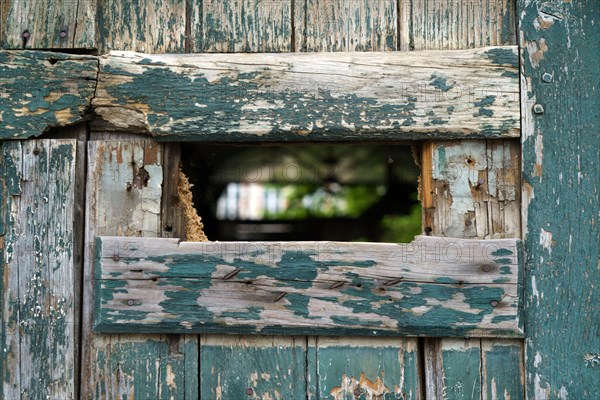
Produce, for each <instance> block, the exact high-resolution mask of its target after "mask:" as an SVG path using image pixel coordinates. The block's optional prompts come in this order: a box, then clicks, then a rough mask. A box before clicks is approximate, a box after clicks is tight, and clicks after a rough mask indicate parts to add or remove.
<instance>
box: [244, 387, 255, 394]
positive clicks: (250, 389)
mask: <svg viewBox="0 0 600 400" xmlns="http://www.w3.org/2000/svg"><path fill="white" fill-rule="evenodd" d="M246 394H247V395H248V396H252V395H253V394H254V390H252V388H248V389H246Z"/></svg>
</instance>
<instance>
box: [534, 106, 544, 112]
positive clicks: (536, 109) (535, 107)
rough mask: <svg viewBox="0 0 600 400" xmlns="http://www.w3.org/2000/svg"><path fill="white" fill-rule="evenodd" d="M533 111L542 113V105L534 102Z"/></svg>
mask: <svg viewBox="0 0 600 400" xmlns="http://www.w3.org/2000/svg"><path fill="white" fill-rule="evenodd" d="M533 112H534V113H536V114H543V113H544V106H543V105H541V104H535V105H534V106H533Z"/></svg>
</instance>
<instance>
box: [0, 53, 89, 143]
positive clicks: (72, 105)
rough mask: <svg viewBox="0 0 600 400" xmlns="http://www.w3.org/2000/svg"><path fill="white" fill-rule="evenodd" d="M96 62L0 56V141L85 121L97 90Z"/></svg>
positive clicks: (79, 58) (40, 55)
mask: <svg viewBox="0 0 600 400" xmlns="http://www.w3.org/2000/svg"><path fill="white" fill-rule="evenodd" d="M97 75H98V59H97V58H96V57H91V56H78V55H68V54H62V53H49V52H40V51H0V139H11V138H27V137H32V136H38V135H41V134H42V133H43V132H44V130H45V129H46V128H47V127H51V126H65V125H69V124H73V123H75V122H78V121H81V120H82V119H83V115H84V114H85V112H86V111H87V109H88V108H89V107H90V103H91V100H92V96H93V95H94V91H95V90H96V79H97Z"/></svg>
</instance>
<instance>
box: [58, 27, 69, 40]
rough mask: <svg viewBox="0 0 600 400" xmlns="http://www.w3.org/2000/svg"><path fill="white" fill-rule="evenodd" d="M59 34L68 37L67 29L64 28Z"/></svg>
mask: <svg viewBox="0 0 600 400" xmlns="http://www.w3.org/2000/svg"><path fill="white" fill-rule="evenodd" d="M58 35H59V36H60V37H61V38H62V39H64V38H66V37H67V31H66V30H64V29H63V30H62V31H60V33H59V34H58Z"/></svg>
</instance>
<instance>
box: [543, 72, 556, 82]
mask: <svg viewBox="0 0 600 400" xmlns="http://www.w3.org/2000/svg"><path fill="white" fill-rule="evenodd" d="M542 80H543V81H544V82H546V83H550V82H552V81H553V80H554V77H553V76H552V74H550V73H548V72H545V73H544V75H542Z"/></svg>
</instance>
